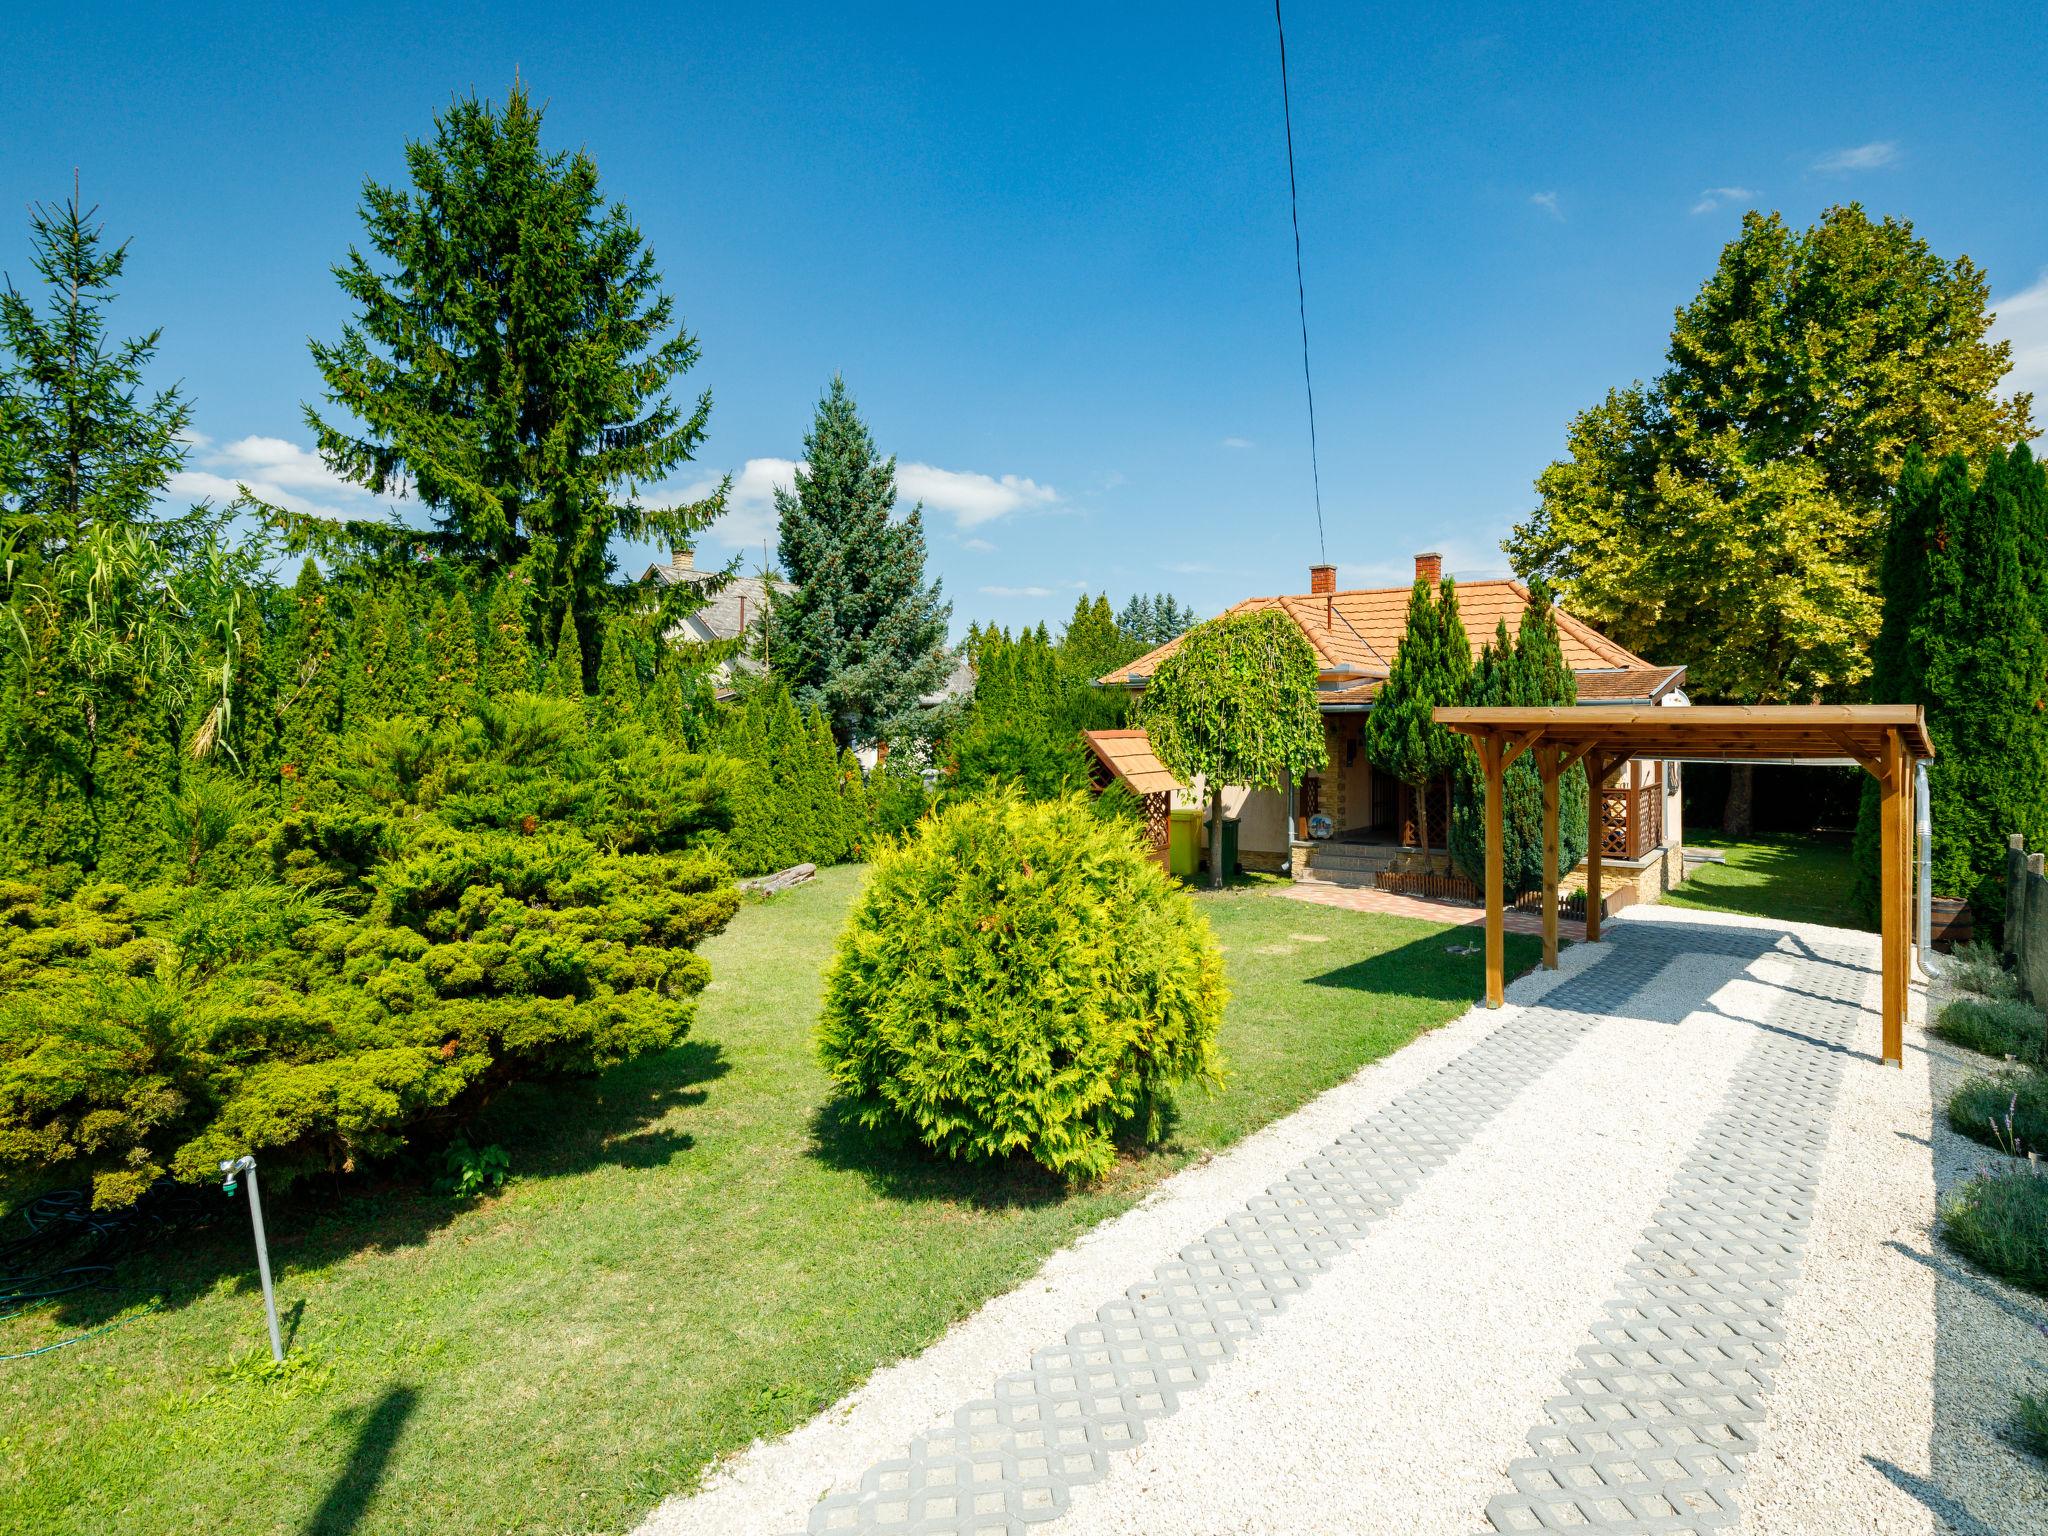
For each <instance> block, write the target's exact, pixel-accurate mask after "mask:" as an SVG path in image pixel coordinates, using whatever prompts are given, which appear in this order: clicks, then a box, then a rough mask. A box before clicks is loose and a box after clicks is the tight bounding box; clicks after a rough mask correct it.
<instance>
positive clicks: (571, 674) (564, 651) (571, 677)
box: [541, 613, 583, 699]
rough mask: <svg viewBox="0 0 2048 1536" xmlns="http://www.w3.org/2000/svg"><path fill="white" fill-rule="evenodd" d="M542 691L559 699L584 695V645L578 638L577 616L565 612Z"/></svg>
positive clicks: (556, 635) (578, 697)
mask: <svg viewBox="0 0 2048 1536" xmlns="http://www.w3.org/2000/svg"><path fill="white" fill-rule="evenodd" d="M541 692H542V693H549V694H553V695H554V696H555V697H556V698H558V699H580V698H582V697H583V647H582V646H581V645H580V644H578V643H577V640H576V616H575V615H574V614H573V613H564V614H563V615H562V619H561V624H560V626H559V628H558V629H557V631H556V634H555V654H554V657H553V658H552V659H551V660H550V661H549V662H548V672H547V677H546V679H545V680H544V681H543V682H542V684H541Z"/></svg>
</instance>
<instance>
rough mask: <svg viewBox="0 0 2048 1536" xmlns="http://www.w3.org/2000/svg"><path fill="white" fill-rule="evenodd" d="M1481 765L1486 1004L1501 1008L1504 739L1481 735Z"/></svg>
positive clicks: (1503, 969) (1504, 943) (1504, 958)
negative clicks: (1484, 875)
mask: <svg viewBox="0 0 2048 1536" xmlns="http://www.w3.org/2000/svg"><path fill="white" fill-rule="evenodd" d="M1476 745H1477V746H1478V748H1479V766H1480V768H1481V770H1482V771H1483V772H1484V774H1485V777H1486V1006H1487V1007H1489V1008H1498V1007H1500V1005H1501V1003H1502V1002H1503V1001H1504V1000H1505V998H1506V994H1507V979H1506V973H1507V932H1506V924H1505V923H1504V922H1503V921H1502V913H1501V887H1502V886H1503V884H1504V883H1505V881H1504V879H1503V871H1502V865H1501V858H1502V856H1501V846H1500V845H1501V776H1502V774H1503V772H1504V771H1505V770H1503V768H1502V767H1501V739H1500V738H1499V737H1498V736H1482V737H1480V738H1479V740H1478V742H1477V743H1476Z"/></svg>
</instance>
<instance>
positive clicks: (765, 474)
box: [662, 459, 809, 549]
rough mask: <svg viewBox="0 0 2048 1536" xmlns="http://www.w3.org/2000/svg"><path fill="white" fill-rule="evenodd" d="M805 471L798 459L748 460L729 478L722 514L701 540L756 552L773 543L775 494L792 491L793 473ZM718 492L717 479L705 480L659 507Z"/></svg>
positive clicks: (794, 479) (690, 486)
mask: <svg viewBox="0 0 2048 1536" xmlns="http://www.w3.org/2000/svg"><path fill="white" fill-rule="evenodd" d="M807 468H809V466H808V465H806V464H804V463H802V462H801V461H800V460H797V459H749V460H747V462H746V463H745V464H744V465H742V466H741V467H740V470H739V472H738V473H737V474H735V475H734V476H733V477H732V489H731V490H730V491H728V492H727V493H726V497H725V515H724V516H723V517H721V518H719V519H718V521H717V522H715V523H713V524H712V525H711V526H710V527H709V528H707V529H705V530H704V532H703V533H702V534H701V535H700V537H701V538H703V539H704V540H706V541H708V542H709V543H712V544H717V545H721V546H723V547H724V548H726V549H759V548H760V547H761V545H762V544H763V543H764V542H765V543H769V544H773V543H774V542H775V530H776V522H775V493H776V492H777V491H778V490H782V491H789V490H794V489H795V488H796V472H797V471H798V470H799V469H807ZM717 489H718V479H717V478H716V477H707V478H705V479H702V480H697V481H694V482H692V483H691V484H689V485H686V486H684V487H683V489H682V490H681V491H680V492H679V493H677V494H676V495H675V496H673V497H669V498H664V499H663V501H662V504H663V505H666V506H681V505H683V504H685V503H687V502H693V501H702V500H703V499H704V498H705V497H706V496H709V495H710V494H711V493H712V492H713V491H715V490H717Z"/></svg>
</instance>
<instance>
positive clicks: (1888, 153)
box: [1813, 139, 1899, 175]
mask: <svg viewBox="0 0 2048 1536" xmlns="http://www.w3.org/2000/svg"><path fill="white" fill-rule="evenodd" d="M1898 163H1899V146H1898V144H1897V143H1896V142H1895V141H1893V140H1891V139H1876V140H1873V141H1872V142H1870V143H1868V144H1857V145H1853V146H1851V147H1850V148H1848V149H1838V150H1836V151H1835V152H1834V153H1833V154H1829V155H1822V156H1821V157H1820V158H1819V159H1818V160H1816V161H1814V162H1813V168H1814V169H1815V170H1816V171H1821V172H1823V173H1825V174H1828V175H1838V174H1840V173H1841V172H1843V171H1880V170H1883V169H1884V168H1885V167H1886V166H1888V165H1897V164H1898Z"/></svg>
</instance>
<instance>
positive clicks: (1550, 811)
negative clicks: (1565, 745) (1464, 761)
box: [1536, 747, 1558, 971]
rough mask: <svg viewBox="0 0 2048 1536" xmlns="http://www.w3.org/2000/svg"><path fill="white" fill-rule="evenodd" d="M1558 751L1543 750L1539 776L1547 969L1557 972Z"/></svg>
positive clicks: (1538, 761)
mask: <svg viewBox="0 0 2048 1536" xmlns="http://www.w3.org/2000/svg"><path fill="white" fill-rule="evenodd" d="M1557 760H1558V754H1557V748H1555V747H1539V748H1538V749H1537V752H1536V772H1537V773H1538V774H1540V775H1541V776H1542V779H1543V968H1544V969H1545V970H1547V971H1554V970H1556V969H1557V780H1558V766H1557Z"/></svg>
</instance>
